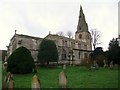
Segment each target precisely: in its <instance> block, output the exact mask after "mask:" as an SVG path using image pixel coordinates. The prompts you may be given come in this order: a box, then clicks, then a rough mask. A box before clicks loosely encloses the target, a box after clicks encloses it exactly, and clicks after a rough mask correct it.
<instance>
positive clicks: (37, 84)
mask: <svg viewBox="0 0 120 90" xmlns="http://www.w3.org/2000/svg"><path fill="white" fill-rule="evenodd" d="M32 90H40V80H39V79H38V77H37V75H34V76H33V77H32Z"/></svg>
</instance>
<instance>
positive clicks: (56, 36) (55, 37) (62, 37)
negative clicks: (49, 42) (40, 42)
mask: <svg viewBox="0 0 120 90" xmlns="http://www.w3.org/2000/svg"><path fill="white" fill-rule="evenodd" d="M47 37H51V38H54V39H60V38H61V39H66V40H69V39H70V40H75V39H73V38H68V37H65V36H60V35H57V34H48V35H47V36H46V37H45V38H47Z"/></svg>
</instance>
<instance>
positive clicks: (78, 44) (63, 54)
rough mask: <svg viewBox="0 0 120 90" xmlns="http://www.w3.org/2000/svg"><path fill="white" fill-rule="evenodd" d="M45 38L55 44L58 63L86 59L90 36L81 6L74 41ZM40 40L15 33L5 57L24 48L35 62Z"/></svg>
mask: <svg viewBox="0 0 120 90" xmlns="http://www.w3.org/2000/svg"><path fill="white" fill-rule="evenodd" d="M45 38H46V39H50V40H53V41H54V42H55V43H56V46H57V49H58V53H59V61H58V63H68V62H69V63H72V64H80V63H81V61H82V60H84V59H85V58H87V57H88V56H89V54H90V53H91V51H92V45H91V40H92V39H91V34H90V32H89V31H88V25H87V23H86V20H85V15H84V13H83V9H82V7H81V6H80V13H79V20H78V25H77V31H76V32H75V39H72V38H68V37H65V36H59V35H57V34H50V33H49V34H48V35H47V36H46V37H45ZM42 39H43V38H40V37H33V36H28V35H22V34H16V33H15V35H14V36H13V37H12V38H11V40H10V43H9V46H8V50H7V57H8V56H9V55H10V54H11V53H12V52H13V51H14V50H15V49H17V48H18V47H20V46H24V47H26V48H27V49H29V50H30V51H31V54H32V57H33V58H34V61H37V54H38V49H39V44H40V43H41V41H42ZM23 53H24V52H23Z"/></svg>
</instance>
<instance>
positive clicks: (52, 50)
mask: <svg viewBox="0 0 120 90" xmlns="http://www.w3.org/2000/svg"><path fill="white" fill-rule="evenodd" d="M38 61H39V62H40V63H41V64H42V65H44V64H45V63H47V65H48V64H49V62H57V61H58V51H57V47H56V44H55V42H54V41H52V40H48V39H43V40H42V42H41V44H40V47H39V52H38Z"/></svg>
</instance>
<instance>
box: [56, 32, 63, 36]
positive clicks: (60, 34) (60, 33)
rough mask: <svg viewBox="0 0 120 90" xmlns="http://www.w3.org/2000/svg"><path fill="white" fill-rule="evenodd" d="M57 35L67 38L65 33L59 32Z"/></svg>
mask: <svg viewBox="0 0 120 90" xmlns="http://www.w3.org/2000/svg"><path fill="white" fill-rule="evenodd" d="M56 34H57V35H59V36H65V35H64V33H63V32H62V31H60V32H57V33H56Z"/></svg>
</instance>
